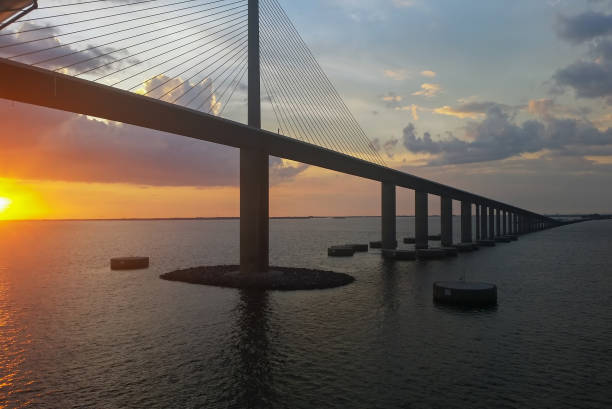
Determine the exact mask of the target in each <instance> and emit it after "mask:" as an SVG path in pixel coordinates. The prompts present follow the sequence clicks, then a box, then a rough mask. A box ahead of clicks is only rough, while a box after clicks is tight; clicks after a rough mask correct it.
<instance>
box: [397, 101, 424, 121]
mask: <svg viewBox="0 0 612 409" xmlns="http://www.w3.org/2000/svg"><path fill="white" fill-rule="evenodd" d="M395 109H396V110H398V111H410V113H411V114H412V119H413V120H415V121H418V120H419V110H423V109H424V108H422V107H420V106H418V105H415V104H412V105H406V106H399V107H397V108H395Z"/></svg>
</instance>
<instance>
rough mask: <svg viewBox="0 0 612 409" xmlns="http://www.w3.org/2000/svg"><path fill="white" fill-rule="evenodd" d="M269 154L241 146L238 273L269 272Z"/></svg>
mask: <svg viewBox="0 0 612 409" xmlns="http://www.w3.org/2000/svg"><path fill="white" fill-rule="evenodd" d="M268 183H269V182H268V155H267V154H266V153H264V152H262V151H254V150H247V149H240V272H242V273H262V272H266V271H268V240H269V239H268V231H269V218H268V216H269V214H268Z"/></svg>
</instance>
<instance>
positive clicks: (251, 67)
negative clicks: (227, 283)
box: [240, 0, 270, 273]
mask: <svg viewBox="0 0 612 409" xmlns="http://www.w3.org/2000/svg"><path fill="white" fill-rule="evenodd" d="M248 14H249V16H248V25H249V27H248V81H249V85H248V125H249V126H251V127H253V128H257V129H261V97H260V93H261V92H260V58H259V0H249V6H248ZM268 163H269V161H268V153H267V152H266V151H265V150H264V149H263V146H262V147H261V148H259V147H257V145H256V146H255V147H254V148H240V272H241V273H258V272H261V273H263V272H266V271H268V267H269V265H268V255H269V224H270V223H269V168H268Z"/></svg>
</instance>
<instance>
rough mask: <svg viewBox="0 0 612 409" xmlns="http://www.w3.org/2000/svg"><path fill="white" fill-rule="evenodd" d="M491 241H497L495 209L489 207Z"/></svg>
mask: <svg viewBox="0 0 612 409" xmlns="http://www.w3.org/2000/svg"><path fill="white" fill-rule="evenodd" d="M489 240H495V209H493V208H492V207H489Z"/></svg>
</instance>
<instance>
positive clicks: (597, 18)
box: [556, 11, 612, 43]
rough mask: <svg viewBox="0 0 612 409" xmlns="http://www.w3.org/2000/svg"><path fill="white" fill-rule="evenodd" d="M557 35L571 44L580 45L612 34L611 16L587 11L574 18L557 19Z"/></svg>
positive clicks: (561, 17)
mask: <svg viewBox="0 0 612 409" xmlns="http://www.w3.org/2000/svg"><path fill="white" fill-rule="evenodd" d="M556 25H557V27H556V28H557V33H558V35H559V36H560V37H561V38H563V39H565V40H567V41H569V42H572V43H582V42H584V41H588V40H591V39H594V38H596V37H601V36H605V35H607V34H612V14H604V13H598V12H595V11H587V12H585V13H582V14H578V15H576V16H571V17H567V16H559V17H558V18H557V24H556Z"/></svg>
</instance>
